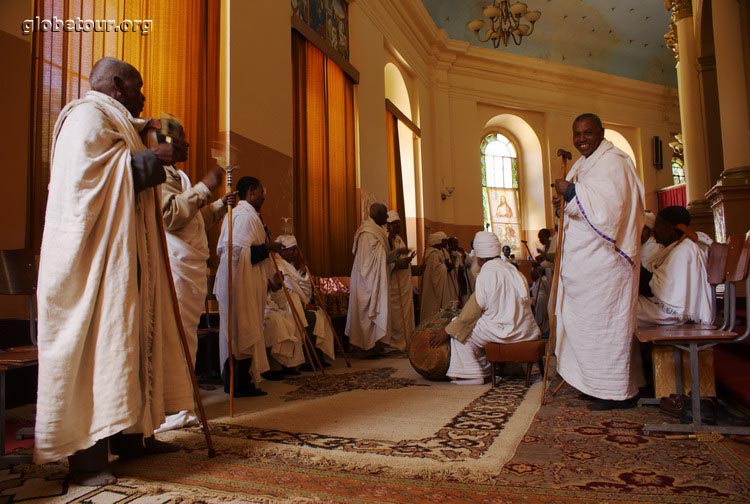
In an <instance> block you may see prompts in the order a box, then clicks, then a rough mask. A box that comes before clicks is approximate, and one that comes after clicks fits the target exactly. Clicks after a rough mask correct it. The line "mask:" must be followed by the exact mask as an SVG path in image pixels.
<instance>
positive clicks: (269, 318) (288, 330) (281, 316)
mask: <svg viewBox="0 0 750 504" xmlns="http://www.w3.org/2000/svg"><path fill="white" fill-rule="evenodd" d="M276 261H277V264H278V263H280V262H281V261H283V259H281V257H278V258H277V259H276ZM279 269H281V265H279ZM290 298H291V299H292V303H294V302H295V300H294V298H293V297H292V295H291V294H290ZM295 308H296V307H295ZM292 309H293V308H292V307H291V306H290V305H289V300H288V299H287V297H286V294H285V293H284V288H283V287H282V285H281V282H278V283H277V282H276V281H274V282H271V285H270V288H269V289H268V296H267V298H266V308H265V312H264V313H265V317H264V319H263V337H264V339H265V343H266V348H267V349H268V352H269V354H270V355H271V357H272V358H273V360H275V361H276V362H277V363H278V364H280V365H281V370H278V369H272V370H270V371H266V372H265V373H263V377H264V378H265V379H267V380H281V379H282V378H283V376H284V375H287V374H288V375H298V374H300V373H299V371H297V370H296V369H294V368H295V367H297V366H299V365H300V364H302V363H304V362H305V354H304V350H303V349H302V345H303V340H302V338H303V336H302V335H301V334H300V332H299V329H298V328H297V322H296V321H295V319H294V315H293V314H292ZM304 320H305V318H304V316H303V317H302V318H301V320H300V321H304ZM302 323H303V326H306V323H305V322H302Z"/></svg>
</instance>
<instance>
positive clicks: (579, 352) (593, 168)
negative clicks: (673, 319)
mask: <svg viewBox="0 0 750 504" xmlns="http://www.w3.org/2000/svg"><path fill="white" fill-rule="evenodd" d="M567 179H568V180H569V181H572V182H574V183H575V184H576V195H575V197H574V198H573V199H572V200H571V201H570V202H568V203H567V204H566V205H565V224H564V228H565V235H564V242H563V251H562V253H563V259H562V264H561V270H560V282H559V286H558V293H557V300H558V301H557V306H556V315H557V348H556V353H557V360H558V364H557V366H558V372H559V374H560V375H561V376H562V377H563V378H564V379H565V381H567V382H568V383H569V384H570V385H572V386H573V387H575V388H577V389H578V390H580V391H581V392H584V393H585V394H588V395H591V396H593V397H597V398H600V399H611V400H625V399H629V398H631V397H634V396H635V395H636V394H637V393H638V386H637V379H638V377H639V376H640V375H641V372H639V370H638V369H637V366H635V365H632V366H631V361H632V358H633V356H634V355H635V350H636V345H635V339H634V337H633V332H634V330H635V319H636V305H637V301H638V280H639V271H640V262H639V260H640V258H639V250H640V237H641V230H642V229H643V219H644V215H643V186H642V184H641V181H640V180H639V179H638V176H637V175H636V172H635V167H634V166H633V163H632V161H631V160H630V158H629V157H628V155H627V154H625V153H624V152H623V151H621V150H620V149H618V148H617V147H615V146H614V145H613V144H612V142H610V141H608V140H602V143H601V144H600V145H599V147H598V148H597V149H596V151H594V152H593V153H592V154H591V156H589V157H588V158H584V157H581V158H580V159H578V161H576V163H575V164H574V165H573V167H572V168H571V170H570V173H569V174H568V177H567Z"/></svg>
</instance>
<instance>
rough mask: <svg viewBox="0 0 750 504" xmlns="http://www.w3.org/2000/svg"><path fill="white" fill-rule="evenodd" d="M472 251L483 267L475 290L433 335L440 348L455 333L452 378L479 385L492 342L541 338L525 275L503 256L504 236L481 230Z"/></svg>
mask: <svg viewBox="0 0 750 504" xmlns="http://www.w3.org/2000/svg"><path fill="white" fill-rule="evenodd" d="M474 250H476V254H477V262H478V264H479V266H480V271H479V276H477V282H476V291H475V292H474V294H473V295H472V296H471V297H470V298H469V301H468V302H467V304H466V306H465V307H464V309H463V310H461V313H460V314H459V315H458V316H457V317H455V318H454V319H453V320H452V321H451V322H450V323H449V324H448V325H447V326H446V327H445V329H444V330H442V331H440V332H438V333H436V334H435V335H433V336H432V338H430V345H431V346H433V347H437V346H439V345H440V344H442V343H443V342H445V341H446V339H448V337H449V336H450V337H451V340H450V342H451V361H450V366H449V368H448V373H447V375H448V377H450V378H451V379H452V380H453V383H455V384H460V385H479V384H482V383H484V381H485V379H486V378H487V377H488V376H489V375H490V372H491V366H490V363H489V362H488V361H487V354H486V352H485V350H484V347H485V345H487V344H488V343H516V342H519V341H528V340H537V339H539V338H540V332H539V327H538V326H537V324H536V322H535V321H534V314H533V313H531V299H530V298H529V286H528V283H527V282H526V278H524V276H523V275H522V274H521V273H520V272H519V271H518V269H517V268H516V267H515V266H513V265H512V264H510V263H508V262H506V261H503V260H502V259H500V255H501V250H500V241H499V240H498V239H497V236H496V235H495V234H494V233H490V232H488V231H479V232H478V233H477V234H476V236H475V237H474Z"/></svg>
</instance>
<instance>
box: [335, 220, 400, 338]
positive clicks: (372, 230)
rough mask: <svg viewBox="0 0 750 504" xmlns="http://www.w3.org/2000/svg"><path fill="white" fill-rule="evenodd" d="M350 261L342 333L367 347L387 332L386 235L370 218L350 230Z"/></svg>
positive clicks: (388, 274)
mask: <svg viewBox="0 0 750 504" xmlns="http://www.w3.org/2000/svg"><path fill="white" fill-rule="evenodd" d="M352 252H353V253H354V264H353V265H352V275H351V281H350V285H349V311H348V313H347V317H346V331H345V334H346V335H347V336H349V342H350V343H351V344H352V345H354V346H356V347H358V348H361V349H362V350H369V349H371V348H373V347H374V346H375V343H377V342H378V341H380V340H381V339H383V338H384V337H385V336H386V334H388V327H389V318H388V317H389V314H388V292H389V291H388V277H389V276H390V269H389V267H388V265H387V264H386V255H387V253H388V235H387V233H386V231H385V229H383V228H382V227H381V226H378V225H377V224H376V223H375V222H374V221H373V220H372V219H367V220H366V221H364V222H363V223H362V225H361V226H360V227H359V229H357V232H356V233H355V234H354V248H353V250H352Z"/></svg>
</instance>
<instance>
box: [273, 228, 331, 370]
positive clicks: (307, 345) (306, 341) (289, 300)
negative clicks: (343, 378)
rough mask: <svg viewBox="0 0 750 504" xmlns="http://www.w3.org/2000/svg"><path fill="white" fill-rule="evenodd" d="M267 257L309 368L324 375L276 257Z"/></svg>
mask: <svg viewBox="0 0 750 504" xmlns="http://www.w3.org/2000/svg"><path fill="white" fill-rule="evenodd" d="M266 238H268V241H269V242H270V241H271V233H270V232H269V231H268V228H267V227H266ZM268 255H269V256H270V257H271V262H272V263H273V268H274V269H275V270H276V273H277V274H278V275H279V278H281V288H282V290H283V291H284V296H285V297H286V302H287V303H288V304H289V309H290V310H291V311H292V317H293V318H294V322H295V324H296V325H297V330H298V331H299V333H300V336H301V337H302V348H303V349H304V350H305V351H307V354H308V357H309V358H310V366H311V367H312V369H313V372H317V370H316V369H315V366H316V365H317V367H318V370H320V372H321V373H323V374H326V372H325V369H323V365H322V364H321V362H320V359H319V358H318V354H317V352H315V346H314V345H313V344H312V341H310V337H309V336H308V335H307V331H306V330H305V326H304V324H302V321H301V320H300V318H299V313H297V308H296V307H295V305H294V302H293V301H292V296H291V295H290V294H289V289H288V288H287V286H286V283H285V282H284V274H283V273H282V272H281V270H280V269H279V265H278V264H277V263H276V256H275V255H274V252H271V251H269V252H268Z"/></svg>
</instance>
